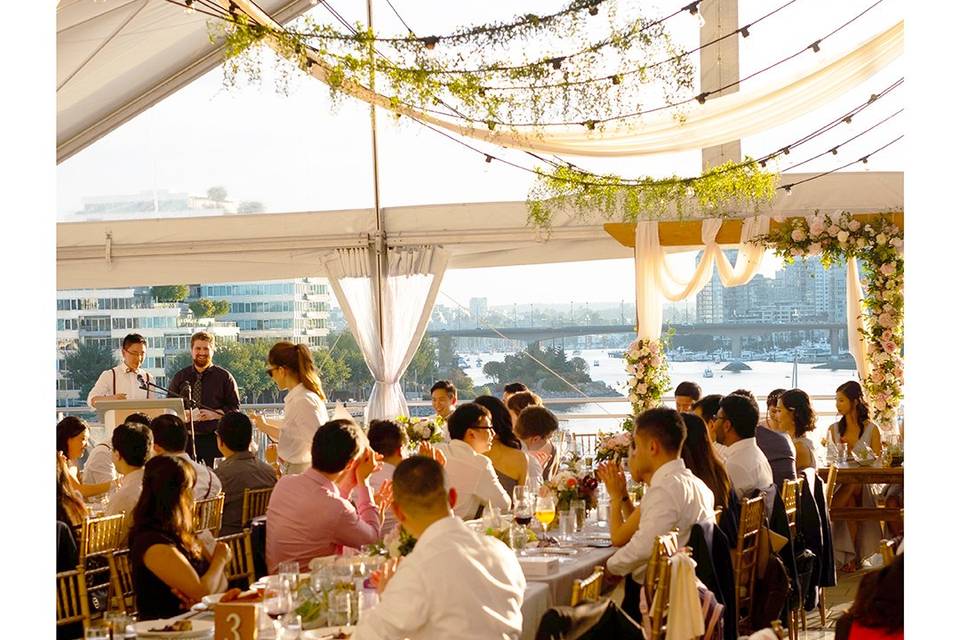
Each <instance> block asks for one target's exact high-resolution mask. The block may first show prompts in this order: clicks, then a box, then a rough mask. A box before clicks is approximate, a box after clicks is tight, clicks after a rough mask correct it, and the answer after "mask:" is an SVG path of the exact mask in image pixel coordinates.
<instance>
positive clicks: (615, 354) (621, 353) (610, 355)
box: [607, 351, 627, 360]
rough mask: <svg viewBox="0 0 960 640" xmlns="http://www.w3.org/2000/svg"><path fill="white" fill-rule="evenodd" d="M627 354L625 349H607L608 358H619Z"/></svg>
mask: <svg viewBox="0 0 960 640" xmlns="http://www.w3.org/2000/svg"><path fill="white" fill-rule="evenodd" d="M626 355H627V352H626V351H607V357H608V358H614V359H615V360H621V359H623V358H624V357H625V356H626Z"/></svg>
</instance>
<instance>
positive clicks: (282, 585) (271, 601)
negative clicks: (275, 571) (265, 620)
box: [263, 577, 293, 635]
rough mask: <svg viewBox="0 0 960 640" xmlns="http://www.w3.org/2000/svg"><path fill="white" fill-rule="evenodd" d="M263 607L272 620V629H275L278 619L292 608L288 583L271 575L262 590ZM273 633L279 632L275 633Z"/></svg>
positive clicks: (291, 597) (291, 596)
mask: <svg viewBox="0 0 960 640" xmlns="http://www.w3.org/2000/svg"><path fill="white" fill-rule="evenodd" d="M263 608H264V611H265V612H266V614H267V615H268V616H270V619H271V620H273V621H274V629H276V628H277V626H279V624H280V623H279V619H280V618H281V617H282V616H284V615H286V614H288V613H290V612H291V611H292V610H293V595H292V594H291V592H290V583H289V582H287V581H286V580H284V579H283V578H280V577H271V578H270V580H269V581H268V582H267V588H266V589H265V590H264V592H263ZM275 635H280V634H279V633H275Z"/></svg>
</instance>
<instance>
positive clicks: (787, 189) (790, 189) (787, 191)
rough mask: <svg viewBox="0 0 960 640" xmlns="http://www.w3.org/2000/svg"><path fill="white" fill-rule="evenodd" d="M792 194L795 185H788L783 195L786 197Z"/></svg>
mask: <svg viewBox="0 0 960 640" xmlns="http://www.w3.org/2000/svg"><path fill="white" fill-rule="evenodd" d="M791 193H793V185H792V184H788V185H787V186H785V187H784V188H783V194H784V195H786V196H789V195H790V194H791Z"/></svg>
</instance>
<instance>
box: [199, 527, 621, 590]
mask: <svg viewBox="0 0 960 640" xmlns="http://www.w3.org/2000/svg"><path fill="white" fill-rule="evenodd" d="M217 540H218V541H220V542H226V543H227V544H228V545H229V546H230V551H231V553H232V554H233V557H232V558H231V559H230V564H229V565H227V569H226V571H225V574H226V577H227V582H229V583H230V584H231V585H233V582H234V580H241V579H245V580H246V582H247V583H246V586H245V587H244V588H246V589H249V588H250V585H252V584H253V583H254V582H256V581H257V577H256V575H255V572H254V567H253V545H252V544H251V542H250V529H244V530H243V532H242V533H235V534H233V535H232V536H223V537H222V538H217ZM601 569H602V567H601ZM574 593H576V581H574Z"/></svg>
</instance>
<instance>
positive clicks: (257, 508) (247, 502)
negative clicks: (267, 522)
mask: <svg viewBox="0 0 960 640" xmlns="http://www.w3.org/2000/svg"><path fill="white" fill-rule="evenodd" d="M272 493H273V487H267V488H266V489H244V490H243V509H242V511H241V515H240V525H241V526H243V527H245V526H247V525H248V524H250V521H251V520H253V519H254V518H259V517H260V516H262V515H264V514H265V513H266V512H267V504H268V503H269V502H270V494H272Z"/></svg>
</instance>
